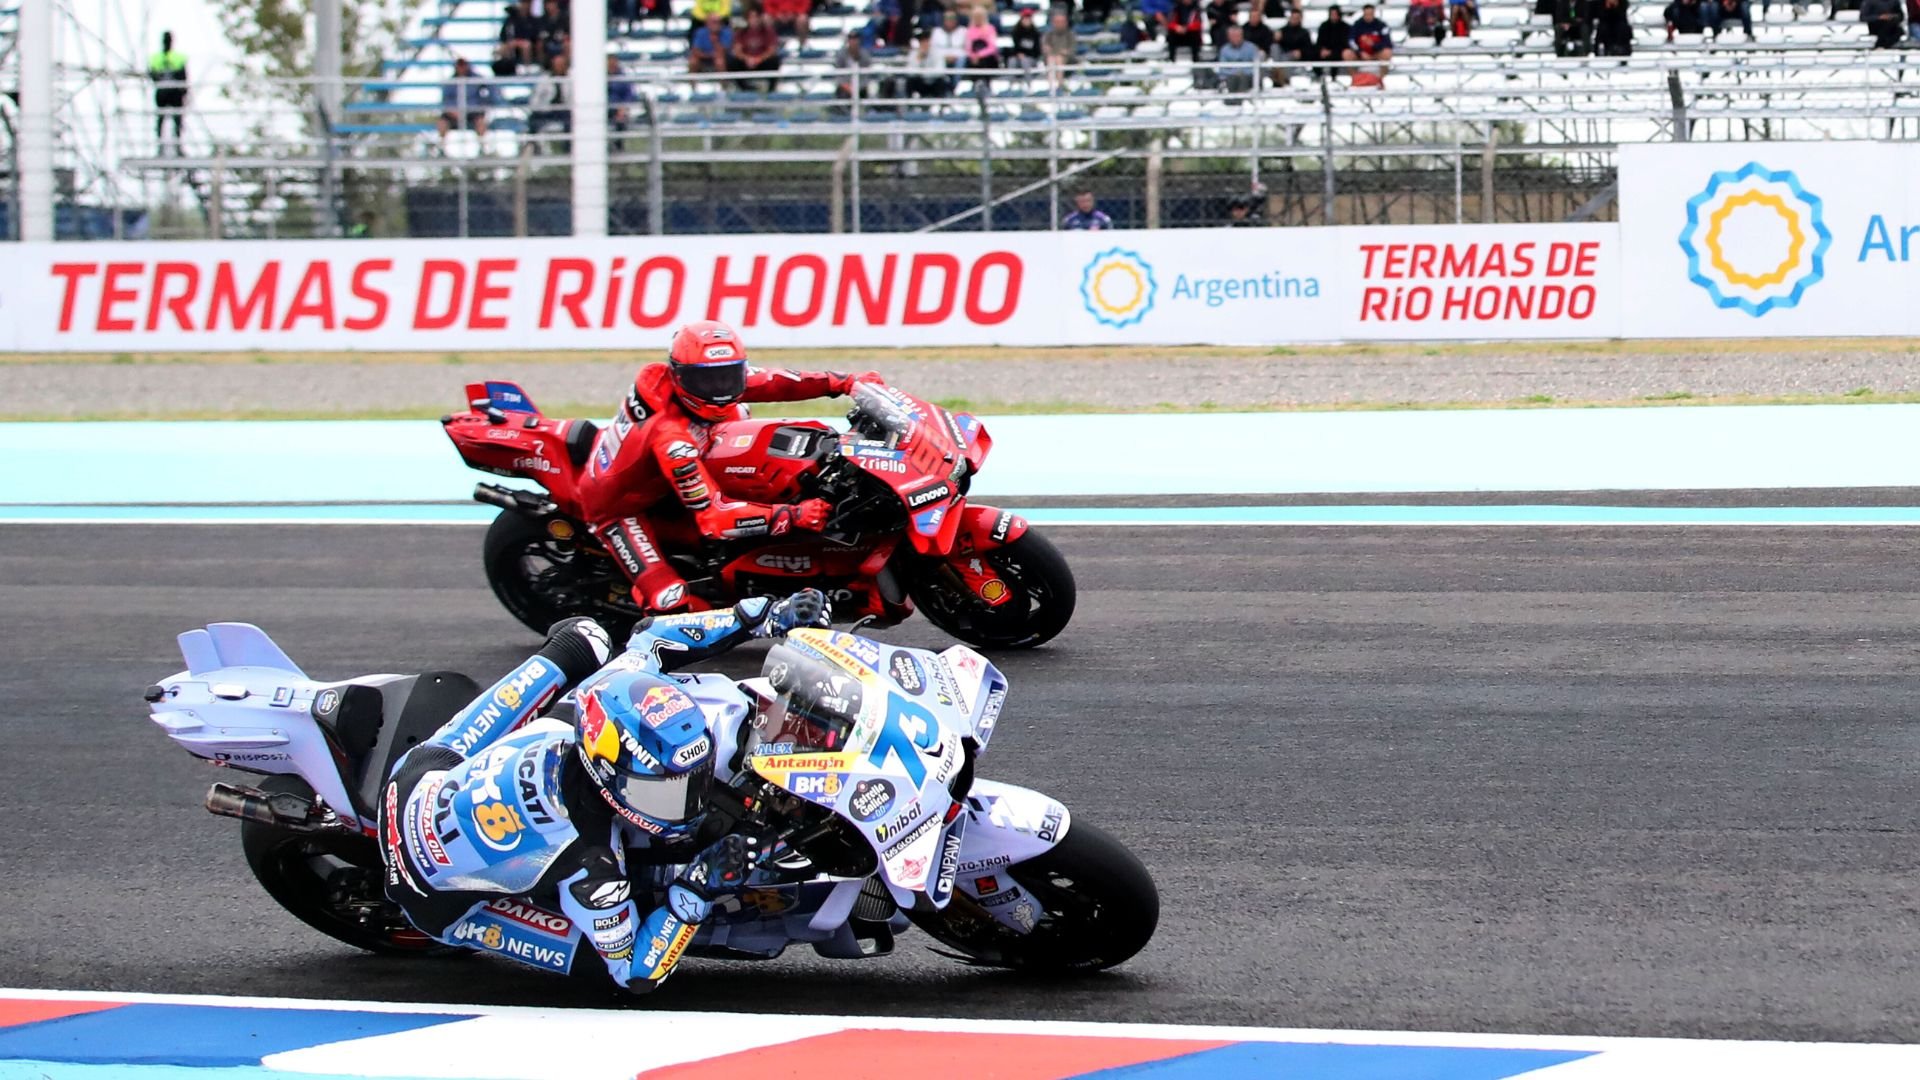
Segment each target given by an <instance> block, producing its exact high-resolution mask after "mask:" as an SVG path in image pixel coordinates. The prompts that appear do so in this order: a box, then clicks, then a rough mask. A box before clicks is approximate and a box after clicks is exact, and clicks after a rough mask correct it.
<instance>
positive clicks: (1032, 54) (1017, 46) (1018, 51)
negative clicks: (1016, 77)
mask: <svg viewBox="0 0 1920 1080" xmlns="http://www.w3.org/2000/svg"><path fill="white" fill-rule="evenodd" d="M1012 36H1013V48H1012V49H1010V50H1009V51H1008V53H1007V61H1008V62H1009V63H1010V64H1012V65H1013V66H1014V67H1016V68H1019V69H1020V70H1021V71H1032V70H1033V69H1034V68H1037V67H1039V66H1040V28H1039V27H1037V26H1035V25H1033V9H1032V8H1030V7H1023V8H1021V9H1020V19H1019V21H1018V22H1015V23H1014V24H1013V35H1012Z"/></svg>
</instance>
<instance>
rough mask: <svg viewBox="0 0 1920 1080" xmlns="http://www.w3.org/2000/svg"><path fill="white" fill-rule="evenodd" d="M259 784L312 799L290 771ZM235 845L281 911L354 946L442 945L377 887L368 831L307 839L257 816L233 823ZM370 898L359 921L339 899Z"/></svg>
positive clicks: (421, 948)
mask: <svg viewBox="0 0 1920 1080" xmlns="http://www.w3.org/2000/svg"><path fill="white" fill-rule="evenodd" d="M259 786H260V790H262V791H265V792H268V793H269V794H272V793H277V792H282V791H286V792H292V793H293V794H296V795H299V796H300V797H301V798H305V799H311V798H313V788H312V787H311V786H309V785H308V784H307V782H306V781H305V780H302V779H300V778H299V777H297V776H269V777H267V778H265V779H264V780H262V781H261V783H260V785H259ZM240 848H241V850H242V851H243V852H244V853H245V854H246V857H247V868H248V869H250V870H252V871H253V876H254V877H255V878H257V879H258V880H259V882H260V887H261V888H263V889H265V890H266V891H267V895H268V896H271V897H273V899H274V901H275V902H276V903H278V904H279V905H280V906H281V907H283V908H285V909H287V913H288V914H290V915H292V916H293V917H294V918H296V919H299V920H300V921H301V922H303V923H306V924H307V925H308V926H311V927H313V928H314V929H315V930H318V931H320V932H321V933H323V934H325V935H327V936H328V937H330V938H333V939H334V940H336V941H342V942H345V943H346V944H348V945H351V946H353V947H354V948H356V949H365V950H367V951H368V952H376V953H425V952H432V951H435V950H438V949H442V948H444V946H442V945H440V943H439V942H437V941H434V940H433V939H432V938H430V937H427V936H426V935H425V934H422V933H420V932H419V931H418V930H415V929H413V927H412V926H410V925H408V924H407V922H406V916H404V915H402V914H401V913H400V911H399V909H398V908H393V907H392V905H390V904H389V903H388V902H387V900H386V898H385V896H384V895H383V894H382V892H381V882H382V881H383V880H384V879H385V868H384V867H383V866H382V864H381V862H380V849H379V848H378V847H377V846H376V845H375V842H374V841H373V839H372V838H371V837H364V836H351V837H339V838H334V837H326V838H321V837H315V836H310V835H305V834H301V833H296V832H290V831H288V830H286V829H282V828H278V827H276V826H273V825H268V824H265V823H263V822H259V821H243V822H241V823H240ZM349 901H358V902H360V903H363V904H365V903H375V904H377V905H378V907H379V908H380V910H379V911H378V912H377V914H376V916H375V917H373V918H370V919H365V920H363V919H360V918H358V917H356V914H355V913H354V912H352V911H349V910H348V909H347V907H346V903H347V902H349Z"/></svg>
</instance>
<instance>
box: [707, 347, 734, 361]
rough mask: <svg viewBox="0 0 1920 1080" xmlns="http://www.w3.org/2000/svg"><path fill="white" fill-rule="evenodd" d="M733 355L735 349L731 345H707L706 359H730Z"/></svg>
mask: <svg viewBox="0 0 1920 1080" xmlns="http://www.w3.org/2000/svg"><path fill="white" fill-rule="evenodd" d="M734 355H735V350H734V347H733V346H731V345H709V346H707V359H709V360H731V359H733V358H734Z"/></svg>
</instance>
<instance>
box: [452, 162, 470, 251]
mask: <svg viewBox="0 0 1920 1080" xmlns="http://www.w3.org/2000/svg"><path fill="white" fill-rule="evenodd" d="M453 176H454V190H455V191H456V192H457V197H458V203H457V204H456V205H457V206H458V209H459V211H460V232H459V234H458V235H459V237H460V239H462V240H465V239H466V238H467V170H466V169H465V168H464V167H462V166H458V165H456V166H454V170H453Z"/></svg>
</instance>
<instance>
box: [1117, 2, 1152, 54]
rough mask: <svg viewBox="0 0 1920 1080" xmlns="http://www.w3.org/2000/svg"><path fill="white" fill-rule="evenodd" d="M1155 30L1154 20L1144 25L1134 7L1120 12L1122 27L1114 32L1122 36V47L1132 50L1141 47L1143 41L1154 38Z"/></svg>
mask: <svg viewBox="0 0 1920 1080" xmlns="http://www.w3.org/2000/svg"><path fill="white" fill-rule="evenodd" d="M1153 30H1154V24H1153V23H1152V22H1148V23H1145V24H1144V25H1143V24H1142V23H1141V21H1140V19H1139V18H1138V17H1136V16H1135V15H1134V13H1133V9H1131V8H1129V9H1127V10H1126V11H1123V12H1121V13H1120V28H1119V29H1117V30H1115V31H1114V33H1116V34H1118V35H1119V36H1120V47H1121V48H1123V49H1125V50H1127V51H1128V52H1132V51H1133V50H1135V49H1137V48H1139V47H1140V43H1141V42H1143V41H1152V40H1153Z"/></svg>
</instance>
